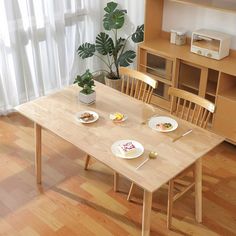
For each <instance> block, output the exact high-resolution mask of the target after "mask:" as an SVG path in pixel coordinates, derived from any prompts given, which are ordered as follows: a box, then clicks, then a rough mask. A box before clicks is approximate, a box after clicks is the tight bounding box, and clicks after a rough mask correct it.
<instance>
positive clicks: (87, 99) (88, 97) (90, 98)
mask: <svg viewBox="0 0 236 236" xmlns="http://www.w3.org/2000/svg"><path fill="white" fill-rule="evenodd" d="M95 100H96V92H95V91H94V92H93V93H90V94H84V93H82V92H80V93H79V101H80V102H82V103H84V104H86V105H90V104H93V103H94V102H95Z"/></svg>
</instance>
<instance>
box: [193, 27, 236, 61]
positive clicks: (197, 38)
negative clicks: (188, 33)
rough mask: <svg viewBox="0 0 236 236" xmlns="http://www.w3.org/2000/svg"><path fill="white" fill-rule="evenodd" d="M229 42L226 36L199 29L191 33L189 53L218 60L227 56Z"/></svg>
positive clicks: (228, 37) (229, 38) (228, 36)
mask: <svg viewBox="0 0 236 236" xmlns="http://www.w3.org/2000/svg"><path fill="white" fill-rule="evenodd" d="M230 41H231V36H230V35H228V34H225V33H222V32H218V31H213V30H207V29H200V30H197V31H195V32H193V33H192V40H191V52H193V53H197V54H198V55H201V56H205V57H209V58H212V59H216V60H220V59H222V58H224V57H226V56H228V55H229V49H230Z"/></svg>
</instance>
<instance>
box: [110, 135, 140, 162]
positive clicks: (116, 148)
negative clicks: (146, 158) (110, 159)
mask: <svg viewBox="0 0 236 236" xmlns="http://www.w3.org/2000/svg"><path fill="white" fill-rule="evenodd" d="M128 142H132V143H133V144H134V146H135V147H136V152H135V153H132V154H130V155H129V156H125V155H123V154H122V153H121V152H120V149H119V146H120V145H122V144H126V143H128ZM111 151H112V153H113V154H114V155H115V156H116V157H120V158H124V159H133V158H137V157H139V156H141V155H142V154H143V152H144V147H143V145H142V144H141V143H139V142H137V141H135V140H127V139H125V140H118V141H116V142H115V143H113V144H112V146H111Z"/></svg>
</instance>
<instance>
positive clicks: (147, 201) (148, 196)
mask: <svg viewBox="0 0 236 236" xmlns="http://www.w3.org/2000/svg"><path fill="white" fill-rule="evenodd" d="M151 211H152V193H151V192H148V191H146V190H144V197H143V216H142V217H143V218H142V236H149V235H150V225H151Z"/></svg>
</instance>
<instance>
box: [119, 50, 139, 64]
mask: <svg viewBox="0 0 236 236" xmlns="http://www.w3.org/2000/svg"><path fill="white" fill-rule="evenodd" d="M135 57H136V53H135V52H134V51H132V50H128V51H126V52H124V53H123V54H121V55H120V57H119V59H118V63H119V65H120V66H124V67H126V66H129V65H130V64H131V63H132V62H133V61H134V58H135Z"/></svg>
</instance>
